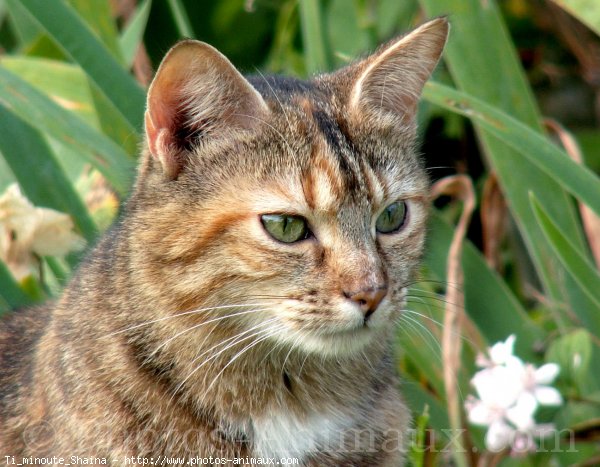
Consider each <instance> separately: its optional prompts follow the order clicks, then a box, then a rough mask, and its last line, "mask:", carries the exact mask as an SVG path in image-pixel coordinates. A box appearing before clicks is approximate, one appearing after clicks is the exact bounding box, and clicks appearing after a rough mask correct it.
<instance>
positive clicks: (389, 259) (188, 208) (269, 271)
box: [134, 20, 447, 354]
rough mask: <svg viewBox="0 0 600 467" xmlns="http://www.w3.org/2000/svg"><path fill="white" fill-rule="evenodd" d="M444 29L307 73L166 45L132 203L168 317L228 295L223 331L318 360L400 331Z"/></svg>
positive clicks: (420, 223) (417, 239)
mask: <svg viewBox="0 0 600 467" xmlns="http://www.w3.org/2000/svg"><path fill="white" fill-rule="evenodd" d="M446 32H447V26H446V23H445V21H443V20H437V21H434V22H432V23H428V25H425V26H424V27H422V28H420V29H419V30H417V31H415V32H413V33H412V34H411V35H409V36H407V37H405V38H404V39H401V40H399V41H396V42H395V43H393V44H391V45H390V46H388V47H387V48H384V49H382V50H381V51H380V52H379V53H377V54H375V55H374V56H372V57H370V58H368V59H366V60H364V61H362V62H359V63H357V64H354V65H351V66H350V67H348V68H346V69H343V70H341V71H339V72H338V73H337V74H334V75H324V76H321V77H319V78H316V79H315V80H313V81H311V82H300V81H296V80H293V79H281V78H272V77H268V78H263V77H256V78H252V79H251V80H250V82H248V81H246V80H245V79H244V78H242V77H241V75H239V74H238V73H237V71H235V69H233V67H231V65H230V64H229V63H228V62H226V59H224V57H222V56H220V55H219V54H218V52H216V51H214V49H211V48H209V47H208V46H206V45H203V44H198V43H190V42H188V43H184V44H183V45H180V46H179V51H178V48H177V47H176V48H175V50H174V51H173V52H171V53H170V55H169V56H168V57H167V58H166V59H165V62H163V65H162V66H161V69H160V70H159V72H158V75H157V78H155V82H154V84H153V87H152V88H151V90H150V96H149V107H148V112H147V117H146V124H147V131H148V142H149V147H150V152H151V153H152V155H153V156H154V157H148V158H147V160H146V164H145V166H144V167H143V168H142V172H141V175H140V179H139V181H138V186H137V189H136V194H135V196H134V200H135V201H134V206H135V205H136V204H135V203H137V205H139V206H142V207H143V208H142V209H136V212H137V213H136V222H137V223H138V224H137V225H138V226H139V229H137V230H136V234H135V235H136V236H137V238H138V241H140V242H143V243H144V244H147V245H148V247H149V250H148V252H147V254H146V253H140V257H139V258H138V261H140V263H141V266H140V270H141V271H142V273H143V274H146V275H147V276H148V278H150V277H152V278H154V280H155V281H156V279H158V280H159V281H160V282H161V284H162V287H164V295H165V303H169V307H170V308H172V310H171V311H172V312H181V311H188V310H192V309H195V308H201V307H204V308H206V307H221V306H230V305H231V306H232V307H230V308H222V309H219V311H218V313H220V314H221V316H223V315H226V314H228V313H229V314H231V315H232V318H231V319H224V320H222V323H221V324H220V325H222V326H224V327H227V326H232V327H233V328H236V329H237V328H239V326H242V328H244V329H246V331H247V332H248V334H247V335H248V336H259V337H260V338H263V337H264V338H265V339H269V340H272V341H273V342H279V343H284V344H285V345H292V346H294V347H299V348H302V349H304V350H306V351H310V352H317V353H320V354H347V353H351V352H353V351H357V350H360V349H362V348H364V346H365V345H366V344H367V343H369V342H371V341H373V340H374V339H377V338H378V336H380V331H381V330H384V329H388V328H389V327H390V326H393V323H394V321H395V320H396V319H397V317H398V316H399V314H400V313H401V310H402V307H403V301H404V295H405V291H406V287H407V286H408V285H409V283H410V281H411V279H412V277H413V274H414V272H415V269H416V267H417V265H418V262H419V258H420V255H421V252H422V246H423V241H424V234H425V221H426V214H427V201H428V183H427V178H426V176H425V174H424V171H423V169H422V167H421V165H420V163H419V161H418V159H417V157H416V155H415V152H414V134H415V128H414V111H415V106H416V100H417V98H418V95H419V94H420V91H421V88H422V86H423V83H424V81H425V80H426V78H427V77H428V76H429V73H430V72H431V70H432V69H433V67H434V66H435V63H436V62H437V60H438V58H439V54H440V53H441V48H442V46H443V43H444V40H445V36H446ZM415 55H418V57H417V59H415ZM415 60H417V61H418V63H417V62H415ZM386 85H387V86H388V87H387V89H386ZM159 289H160V288H159ZM232 312H234V313H232ZM234 314H235V315H236V316H233V315H234ZM206 316H207V317H208V319H211V318H213V319H214V317H215V314H207V315H206ZM198 319H200V320H201V319H203V318H198ZM233 323H235V324H233Z"/></svg>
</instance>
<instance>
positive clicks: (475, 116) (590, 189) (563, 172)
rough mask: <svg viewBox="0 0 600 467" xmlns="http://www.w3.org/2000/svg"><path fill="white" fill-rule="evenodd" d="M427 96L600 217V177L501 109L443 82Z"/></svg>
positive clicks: (427, 90) (428, 90)
mask: <svg viewBox="0 0 600 467" xmlns="http://www.w3.org/2000/svg"><path fill="white" fill-rule="evenodd" d="M424 97H425V99H427V100H428V101H429V102H431V103H434V104H437V105H439V106H441V107H444V108H446V109H450V110H452V111H454V112H456V113H459V114H461V115H464V116H465V117H469V118H470V119H471V120H473V122H474V123H477V124H479V125H480V127H481V128H484V129H485V130H486V131H487V132H488V133H490V134H492V135H494V136H495V137H496V138H498V139H499V140H500V141H502V143H504V144H506V145H508V146H510V147H512V148H513V149H515V150H516V151H518V152H519V154H520V155H521V156H523V157H524V158H526V159H528V160H529V161H530V162H532V163H533V164H535V165H536V166H537V167H538V168H540V169H541V170H543V171H544V172H546V173H547V174H548V175H549V176H551V177H552V178H554V179H555V180H556V181H557V182H559V183H560V184H561V185H562V187H563V188H565V189H566V190H567V191H569V192H570V193H572V194H573V195H574V196H576V197H577V198H579V199H580V200H581V201H582V202H584V203H585V204H587V205H588V206H589V207H590V208H592V209H593V210H594V211H595V212H596V214H598V215H600V178H599V177H598V176H597V175H595V174H594V173H593V172H592V171H591V170H589V169H588V168H587V167H585V166H582V165H579V164H577V163H576V162H574V161H573V160H571V158H569V156H568V155H567V154H566V153H565V152H564V151H563V150H561V149H560V148H558V147H557V146H556V145H555V144H553V143H552V142H550V141H549V140H548V139H546V138H544V137H543V136H542V135H541V134H539V133H538V132H536V131H534V130H532V129H531V128H530V127H528V126H527V125H525V124H523V123H521V122H519V121H518V120H516V119H514V118H513V117H511V116H510V115H508V114H506V113H504V112H502V111H501V110H499V109H497V108H494V107H492V106H491V105H489V104H486V103H485V102H483V101H481V100H479V99H476V98H475V97H473V96H470V95H468V94H466V93H464V92H460V91H457V90H455V89H452V88H449V87H448V86H444V85H443V84H440V83H434V82H429V83H428V84H427V86H426V88H425V91H424Z"/></svg>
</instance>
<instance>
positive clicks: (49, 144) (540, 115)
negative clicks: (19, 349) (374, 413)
mask: <svg viewBox="0 0 600 467" xmlns="http://www.w3.org/2000/svg"><path fill="white" fill-rule="evenodd" d="M442 14H447V15H449V18H450V21H451V23H452V31H451V39H450V43H449V44H448V47H447V50H446V54H445V61H444V64H443V65H442V66H440V67H439V69H438V71H437V73H436V76H435V78H434V82H433V83H431V84H429V85H428V86H427V88H426V90H425V94H424V102H423V104H422V106H421V109H420V120H421V130H422V135H423V141H424V144H423V152H424V156H425V158H426V160H427V162H428V166H429V167H430V173H431V176H432V179H433V180H434V181H435V180H438V179H440V178H442V177H443V176H446V175H451V174H456V173H459V174H468V175H469V176H470V177H471V179H472V180H473V183H474V186H475V192H476V195H477V200H478V202H477V210H476V212H475V214H474V216H473V218H472V220H471V223H470V227H469V230H468V235H467V237H468V238H467V239H466V240H465V242H464V244H463V252H462V255H461V260H460V265H461V268H462V272H463V274H464V282H463V281H462V280H461V281H460V282H457V283H448V277H447V274H448V267H447V259H448V256H449V249H450V244H451V241H452V236H453V234H454V227H453V225H454V224H455V222H456V220H457V219H458V215H459V213H460V210H461V204H460V203H458V202H456V201H455V200H453V199H452V198H449V197H441V198H439V199H438V200H437V201H436V207H437V209H436V212H435V215H434V217H433V220H432V224H431V232H430V239H429V248H428V254H427V257H426V258H425V266H424V268H423V272H422V279H423V280H422V281H421V282H420V283H419V284H418V285H416V286H415V287H414V289H413V290H412V292H411V303H410V305H411V309H412V310H413V311H414V313H411V314H409V315H408V318H407V320H406V322H405V324H406V326H405V328H403V330H402V331H401V332H400V334H399V336H398V343H399V347H398V348H399V350H398V351H399V354H400V363H399V364H400V366H401V371H402V373H403V375H404V378H405V384H404V387H403V392H404V393H405V394H406V397H407V399H408V401H409V403H410V405H411V407H412V409H413V411H414V413H415V414H421V413H423V411H424V407H425V406H427V407H428V409H427V410H428V417H427V418H423V419H422V420H423V423H424V425H423V426H426V427H427V429H426V430H424V431H423V434H424V435H425V436H424V440H423V445H424V446H425V447H427V450H426V452H424V453H422V455H418V454H415V455H413V456H412V457H411V459H412V461H413V463H414V464H416V465H424V464H426V465H435V464H445V463H449V462H453V463H455V464H456V465H477V464H481V465H496V464H500V465H523V466H527V465H532V466H534V465H535V466H537V465H597V464H598V463H600V450H599V448H598V436H599V434H600V275H599V274H598V262H599V261H600V245H599V243H600V230H599V220H598V215H599V214H600V181H599V179H598V177H597V175H595V173H597V172H598V171H599V170H600V130H599V127H598V124H599V123H600V39H599V37H598V35H599V34H600V3H598V2H593V1H586V0H555V1H549V0H548V1H543V0H506V1H495V0H486V1H476V0H419V1H417V0H403V1H398V0H352V1H351V0H328V1H325V0H323V1H319V0H299V1H297V0H255V1H243V0H221V1H194V0H154V1H151V0H143V1H136V0H113V1H108V0H106V1H104V0H94V1H87V0H69V1H67V0H0V47H2V55H1V56H0V153H1V154H2V157H0V191H3V190H4V188H5V187H6V186H8V185H9V184H10V183H12V182H14V181H17V182H18V183H19V184H20V186H21V189H22V191H23V193H24V194H25V195H26V196H27V197H28V198H29V199H30V200H31V201H32V202H33V203H34V204H35V205H38V206H45V207H49V208H53V209H56V210H59V211H62V212H66V213H68V214H69V215H70V216H71V217H72V219H73V221H74V224H75V228H76V230H77V231H78V232H79V233H80V234H81V235H82V236H84V237H85V238H86V239H87V240H88V242H89V243H90V244H92V243H93V241H94V239H95V238H96V237H97V235H98V234H99V233H100V232H102V231H103V230H104V229H105V228H106V227H107V225H109V223H110V222H111V220H112V219H113V218H114V216H115V215H116V213H117V206H118V204H119V202H120V200H122V199H123V198H124V197H125V196H126V194H127V191H128V188H129V186H130V183H131V181H132V178H133V175H134V167H135V159H136V155H137V152H138V147H139V144H140V142H141V128H142V125H141V122H142V115H143V109H144V92H145V91H144V89H145V87H146V86H147V84H148V82H149V80H150V79H151V76H152V70H153V69H154V68H155V67H156V66H157V65H158V63H159V61H160V59H161V57H162V56H163V55H164V53H165V52H166V51H167V50H168V48H169V47H170V46H171V45H172V44H173V43H174V42H175V41H176V40H177V39H179V38H182V37H195V38H198V39H201V40H204V41H206V42H209V43H211V44H212V45H214V46H216V47H217V48H218V49H219V50H221V51H222V52H223V53H224V54H225V55H227V56H228V57H229V58H230V59H231V60H232V62H233V63H234V64H236V65H237V66H238V67H239V68H240V69H241V70H242V71H244V72H248V73H255V72H257V71H258V70H261V71H262V72H274V73H286V74H293V75H298V76H306V75H309V74H312V73H316V72H319V71H327V70H330V69H334V68H336V67H339V66H341V65H343V64H345V63H347V62H348V60H350V59H351V58H352V57H356V56H357V55H360V54H362V53H365V52H366V51H368V50H372V49H374V48H375V47H376V46H377V45H378V44H380V43H382V42H384V41H386V40H388V39H390V38H391V37H394V36H395V35H398V34H399V33H401V32H403V31H406V30H407V29H409V28H411V27H413V26H415V25H417V24H419V23H420V22H422V21H424V20H425V19H426V18H428V17H433V16H437V15H442ZM544 117H551V118H553V119H555V120H556V121H558V122H560V123H561V124H562V125H563V126H559V125H557V124H553V123H547V122H546V121H545V120H544ZM566 128H568V130H569V131H567V130H566ZM577 155H579V156H581V157H582V158H583V160H584V163H585V165H587V167H588V168H586V167H585V166H581V165H578V164H577V163H576V162H574V161H573V160H572V158H573V157H576V156H577ZM584 205H587V207H588V209H589V210H588V211H587V212H585V211H582V206H584ZM78 259H79V257H78V255H76V254H72V255H70V256H68V257H67V258H57V257H40V258H37V261H38V262H37V266H38V268H37V269H38V271H37V273H36V274H32V275H31V276H29V277H27V278H25V279H22V280H20V281H17V280H15V279H14V277H12V275H11V272H10V270H9V269H8V268H7V267H6V266H5V265H4V264H3V263H0V312H2V311H7V310H9V309H11V308H17V307H19V306H23V305H28V304H31V303H35V302H37V301H40V300H45V299H48V298H50V297H53V296H56V295H57V294H58V293H59V292H60V288H61V286H62V285H63V284H64V282H65V281H66V280H68V277H69V275H70V274H71V271H72V268H74V267H75V266H76V264H77V261H78ZM446 284H447V286H446ZM452 290H460V291H462V292H464V303H462V300H463V297H462V294H459V295H458V296H457V297H455V299H456V300H458V301H460V303H459V305H461V306H460V307H459V309H458V311H456V313H458V317H459V322H460V326H459V328H457V329H458V332H460V334H461V336H462V338H461V339H455V340H456V344H455V346H456V347H455V350H458V351H459V355H460V360H459V361H458V362H457V363H455V364H454V367H453V368H452V371H453V372H454V375H455V378H454V383H453V385H454V387H449V385H448V383H447V381H446V382H445V381H444V366H445V365H449V364H452V362H451V360H448V355H447V349H446V350H442V346H441V345H440V342H442V340H443V332H444V331H443V328H442V326H441V323H442V321H443V320H444V319H445V317H446V316H447V313H448V310H447V308H448V307H449V305H452V304H451V303H450V299H449V298H448V297H449V295H447V294H448V293H450V294H451V293H452ZM453 300H454V299H453ZM445 314H446V315H445ZM512 333H514V334H516V335H517V349H516V351H517V353H518V354H519V355H520V356H521V357H522V358H524V359H527V360H529V361H531V362H534V363H536V364H541V363H542V362H545V361H552V362H557V363H559V364H560V365H561V374H560V376H559V381H558V383H557V384H558V387H559V388H560V390H561V392H562V394H563V396H564V399H565V403H564V405H563V406H562V407H560V408H557V409H552V410H544V411H542V412H541V413H540V414H539V419H540V420H543V421H551V422H553V423H555V424H556V425H557V427H558V428H559V429H560V430H563V431H561V432H560V433H561V434H560V438H559V439H558V440H556V442H555V443H553V445H552V448H550V449H548V448H547V447H546V449H543V448H540V449H538V452H536V453H530V454H529V455H526V456H521V457H514V456H510V455H509V453H508V452H501V453H489V452H486V451H485V447H484V444H483V435H484V431H483V430H481V429H479V428H476V427H472V426H469V425H468V423H467V422H466V421H465V417H464V414H462V413H461V407H462V401H463V400H464V398H465V397H466V394H468V393H469V391H470V387H469V378H470V376H471V375H472V374H473V371H474V368H475V366H474V357H475V355H476V354H477V353H478V352H480V351H482V350H483V349H485V347H486V346H489V345H490V344H492V343H494V342H497V341H499V340H503V339H505V338H506V337H507V336H508V335H509V334H512ZM454 392H456V394H458V398H456V397H454V396H452V393H454ZM457 411H458V418H456V417H455V416H454V415H452V414H454V413H456V412H457ZM449 414H450V416H449ZM425 422H426V424H425ZM450 427H452V428H467V431H466V432H465V433H464V434H463V436H462V437H461V440H460V442H461V446H462V447H463V448H464V449H452V450H448V449H444V447H446V446H447V444H448V441H449V436H448V432H446V431H444V430H445V429H447V428H450ZM455 447H456V446H455ZM450 451H452V452H450ZM415 452H416V451H415Z"/></svg>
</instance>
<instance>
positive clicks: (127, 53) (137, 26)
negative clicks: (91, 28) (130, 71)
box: [119, 0, 152, 68]
mask: <svg viewBox="0 0 600 467" xmlns="http://www.w3.org/2000/svg"><path fill="white" fill-rule="evenodd" d="M151 7H152V0H144V2H142V3H141V4H140V5H138V6H137V7H136V9H135V13H134V14H133V16H132V18H131V20H130V21H129V22H128V23H127V26H126V27H125V30H124V31H123V33H122V34H121V37H120V38H119V46H120V48H121V53H122V54H123V61H124V63H125V64H126V66H127V67H128V68H129V67H131V66H132V65H133V60H134V59H135V54H136V52H137V50H138V47H139V45H140V44H141V42H142V40H143V39H144V31H145V30H146V25H147V24H148V17H149V16H150V8H151Z"/></svg>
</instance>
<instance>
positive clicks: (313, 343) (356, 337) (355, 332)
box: [284, 327, 382, 357]
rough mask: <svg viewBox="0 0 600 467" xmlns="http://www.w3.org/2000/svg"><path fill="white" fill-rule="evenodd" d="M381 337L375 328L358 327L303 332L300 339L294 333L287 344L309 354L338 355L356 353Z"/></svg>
mask: <svg viewBox="0 0 600 467" xmlns="http://www.w3.org/2000/svg"><path fill="white" fill-rule="evenodd" d="M381 337H382V336H381V332H378V330H376V329H373V328H370V327H369V328H367V327H360V328H355V329H350V330H343V331H337V332H331V333H303V336H302V339H298V337H297V334H296V335H295V336H294V337H293V338H291V339H290V341H289V342H288V344H292V345H293V346H294V347H296V348H298V349H300V350H302V351H304V352H307V353H310V354H315V355H320V356H332V357H340V356H352V355H354V354H358V353H360V352H361V351H363V350H364V349H365V347H368V346H369V345H371V344H373V343H374V342H375V340H376V339H380V338H381ZM284 340H286V339H285V337H284Z"/></svg>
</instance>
